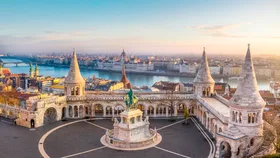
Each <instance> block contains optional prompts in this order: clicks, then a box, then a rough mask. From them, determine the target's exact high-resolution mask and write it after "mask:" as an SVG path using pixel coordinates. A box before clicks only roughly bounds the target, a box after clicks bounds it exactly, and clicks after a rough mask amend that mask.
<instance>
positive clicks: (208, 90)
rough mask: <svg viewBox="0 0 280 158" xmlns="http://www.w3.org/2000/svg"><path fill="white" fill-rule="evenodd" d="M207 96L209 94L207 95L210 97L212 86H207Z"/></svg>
mask: <svg viewBox="0 0 280 158" xmlns="http://www.w3.org/2000/svg"><path fill="white" fill-rule="evenodd" d="M206 96H207V97H210V87H207V88H206Z"/></svg>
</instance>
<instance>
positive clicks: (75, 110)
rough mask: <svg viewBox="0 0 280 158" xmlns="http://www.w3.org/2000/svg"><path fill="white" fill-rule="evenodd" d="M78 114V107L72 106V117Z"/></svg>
mask: <svg viewBox="0 0 280 158" xmlns="http://www.w3.org/2000/svg"><path fill="white" fill-rule="evenodd" d="M78 116H79V114H78V107H77V106H74V117H78Z"/></svg>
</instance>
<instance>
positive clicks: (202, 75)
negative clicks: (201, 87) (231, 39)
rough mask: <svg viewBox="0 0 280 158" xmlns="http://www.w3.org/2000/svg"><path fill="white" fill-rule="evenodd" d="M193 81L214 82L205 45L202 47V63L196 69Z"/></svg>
mask: <svg viewBox="0 0 280 158" xmlns="http://www.w3.org/2000/svg"><path fill="white" fill-rule="evenodd" d="M194 83H215V81H214V79H213V78H212V76H211V73H210V68H209V65H208V59H207V55H206V52H205V47H204V48H203V55H202V63H201V65H200V67H199V69H198V72H197V75H196V77H195V79H194Z"/></svg>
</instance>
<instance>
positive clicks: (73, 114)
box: [71, 106, 75, 118]
mask: <svg viewBox="0 0 280 158" xmlns="http://www.w3.org/2000/svg"><path fill="white" fill-rule="evenodd" d="M74 107H75V106H72V116H71V118H73V117H74V116H75V113H74V112H75V111H74Z"/></svg>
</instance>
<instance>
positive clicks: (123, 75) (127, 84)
mask: <svg viewBox="0 0 280 158" xmlns="http://www.w3.org/2000/svg"><path fill="white" fill-rule="evenodd" d="M121 82H122V83H123V86H124V88H132V85H131V83H130V82H129V80H128V79H127V77H126V73H125V66H124V65H123V66H122V79H121Z"/></svg>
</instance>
